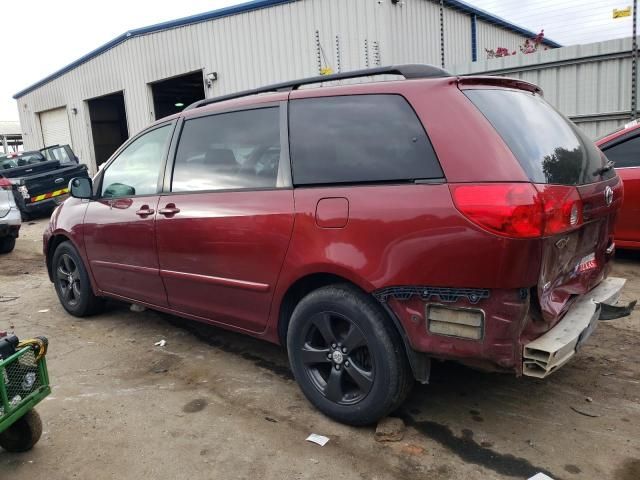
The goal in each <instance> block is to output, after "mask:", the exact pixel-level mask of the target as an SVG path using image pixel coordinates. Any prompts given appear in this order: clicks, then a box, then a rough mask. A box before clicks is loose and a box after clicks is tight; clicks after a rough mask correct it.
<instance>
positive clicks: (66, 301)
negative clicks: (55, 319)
mask: <svg viewBox="0 0 640 480" xmlns="http://www.w3.org/2000/svg"><path fill="white" fill-rule="evenodd" d="M51 271H52V273H53V284H54V285H55V288H56V293H57V294H58V299H59V300H60V303H61V304H62V306H63V307H64V309H65V310H66V311H67V312H69V313H70V314H71V315H73V316H74V317H87V316H89V315H94V314H96V313H98V312H99V311H100V310H102V307H103V305H104V301H103V299H102V298H100V297H98V296H96V295H94V294H93V290H92V288H91V281H90V280H89V273H88V272H87V269H86V268H85V266H84V263H83V262H82V258H80V255H79V254H78V252H77V251H76V249H75V247H74V246H73V245H72V244H71V242H68V241H67V242H62V243H61V244H60V245H58V247H57V248H56V251H55V253H54V254H53V259H52V260H51Z"/></svg>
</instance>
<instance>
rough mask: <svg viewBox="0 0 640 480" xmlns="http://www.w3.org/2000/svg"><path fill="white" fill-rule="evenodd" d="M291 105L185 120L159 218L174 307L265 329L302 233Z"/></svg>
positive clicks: (166, 279)
mask: <svg viewBox="0 0 640 480" xmlns="http://www.w3.org/2000/svg"><path fill="white" fill-rule="evenodd" d="M286 129H287V127H286V102H284V101H283V102H274V103H269V104H262V105H258V106H253V107H251V108H245V109H241V110H235V111H224V112H220V113H211V112H205V113H203V114H201V115H199V116H196V117H190V118H186V119H185V120H184V122H183V124H182V128H181V132H180V136H179V140H178V144H177V147H176V148H175V155H174V156H173V157H174V162H173V165H169V166H168V168H167V175H166V177H165V192H164V193H163V194H162V195H161V197H160V202H159V205H158V216H157V221H156V235H157V244H158V258H159V262H160V274H161V276H162V279H163V280H164V284H165V286H166V289H167V294H168V298H169V305H170V306H171V308H172V309H175V310H177V311H178V312H182V313H187V314H190V315H195V316H197V317H200V318H202V319H206V320H209V321H212V322H216V323H221V324H225V325H230V326H233V327H236V328H238V329H242V330H247V331H252V332H261V331H263V330H264V329H265V327H266V324H267V319H268V316H269V308H270V304H271V299H272V297H273V290H274V287H275V284H276V281H277V278H278V274H279V272H280V268H281V266H282V262H283V260H284V257H285V253H286V250H287V246H288V244H289V239H290V235H291V230H292V227H293V192H292V189H291V180H290V177H291V172H290V166H289V156H288V148H287V143H286V138H287V133H286Z"/></svg>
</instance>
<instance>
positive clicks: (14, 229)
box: [0, 176, 22, 253]
mask: <svg viewBox="0 0 640 480" xmlns="http://www.w3.org/2000/svg"><path fill="white" fill-rule="evenodd" d="M21 223H22V221H21V219H20V210H18V206H17V205H16V201H15V200H14V198H13V191H12V185H11V182H10V181H9V180H7V179H6V178H4V177H1V176H0V253H9V252H10V251H11V250H13V247H15V246H16V238H18V233H19V231H20V225H21Z"/></svg>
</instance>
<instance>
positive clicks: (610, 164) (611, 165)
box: [593, 160, 616, 177]
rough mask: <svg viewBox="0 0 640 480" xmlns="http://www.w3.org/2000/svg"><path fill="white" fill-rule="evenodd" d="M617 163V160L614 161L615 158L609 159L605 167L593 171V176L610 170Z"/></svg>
mask: <svg viewBox="0 0 640 480" xmlns="http://www.w3.org/2000/svg"><path fill="white" fill-rule="evenodd" d="M615 163H616V162H614V161H613V160H609V161H608V162H607V163H605V164H604V166H603V167H600V168H599V169H597V170H596V171H595V172H593V176H594V177H596V176H598V175H602V174H603V173H607V172H608V171H609V170H611V169H612V168H613V166H614V165H615Z"/></svg>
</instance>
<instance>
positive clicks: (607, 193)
mask: <svg viewBox="0 0 640 480" xmlns="http://www.w3.org/2000/svg"><path fill="white" fill-rule="evenodd" d="M604 201H605V202H606V203H607V205H611V203H612V202H613V190H612V188H611V187H609V186H607V188H605V189H604Z"/></svg>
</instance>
